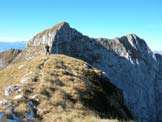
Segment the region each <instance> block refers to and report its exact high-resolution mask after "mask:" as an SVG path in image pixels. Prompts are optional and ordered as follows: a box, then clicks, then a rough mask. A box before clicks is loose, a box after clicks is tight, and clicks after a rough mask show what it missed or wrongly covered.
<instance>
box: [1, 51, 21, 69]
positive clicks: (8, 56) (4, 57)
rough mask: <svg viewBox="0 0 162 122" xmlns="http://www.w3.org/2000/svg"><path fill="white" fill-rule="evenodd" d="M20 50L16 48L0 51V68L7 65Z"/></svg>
mask: <svg viewBox="0 0 162 122" xmlns="http://www.w3.org/2000/svg"><path fill="white" fill-rule="evenodd" d="M20 52H21V50H18V49H9V50H6V51H3V52H0V69H1V68H4V67H6V66H8V65H9V64H10V63H11V62H12V61H13V60H14V58H15V57H16V56H17V55H18V54H19V53H20Z"/></svg>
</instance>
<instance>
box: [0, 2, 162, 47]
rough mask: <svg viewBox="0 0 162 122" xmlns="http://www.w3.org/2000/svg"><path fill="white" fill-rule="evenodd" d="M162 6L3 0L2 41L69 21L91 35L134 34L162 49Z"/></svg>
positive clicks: (0, 17)
mask: <svg viewBox="0 0 162 122" xmlns="http://www.w3.org/2000/svg"><path fill="white" fill-rule="evenodd" d="M161 6H162V0H1V1H0V41H21V40H23V41H24V40H29V39H30V38H31V37H32V36H34V35H35V34H36V33H38V32H40V31H42V30H44V29H46V28H49V27H52V26H53V25H55V24H57V23H59V22H61V21H67V22H68V23H69V24H70V25H71V26H72V27H73V28H76V29H77V30H79V31H80V32H82V33H83V34H85V35H89V36H91V37H105V38H115V37H120V36H122V35H127V34H129V33H135V34H137V35H138V36H139V37H141V38H143V39H145V40H146V42H147V43H148V45H149V46H150V47H151V48H152V49H153V50H162V45H161V43H160V42H162V7H161Z"/></svg>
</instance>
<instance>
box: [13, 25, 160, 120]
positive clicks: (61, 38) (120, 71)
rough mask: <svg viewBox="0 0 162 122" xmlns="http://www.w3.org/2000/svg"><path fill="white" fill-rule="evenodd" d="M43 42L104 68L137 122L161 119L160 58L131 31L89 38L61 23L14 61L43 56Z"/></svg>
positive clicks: (34, 40)
mask: <svg viewBox="0 0 162 122" xmlns="http://www.w3.org/2000/svg"><path fill="white" fill-rule="evenodd" d="M45 45H48V46H49V48H50V53H51V54H64V55H67V56H71V57H75V58H78V59H82V60H84V61H86V62H88V63H89V64H91V65H92V66H94V67H96V68H98V69H100V70H102V71H104V72H105V73H106V75H107V76H109V78H110V80H111V81H112V82H113V84H115V85H116V86H117V87H118V88H120V89H122V92H123V94H124V99H125V103H126V105H127V106H128V108H129V109H130V110H131V112H132V113H133V115H134V116H135V117H136V119H137V120H139V121H140V122H157V121H158V122H160V121H162V113H161V110H162V109H161V107H160V106H161V101H160V96H161V90H160V89H161V86H162V82H161V77H160V76H162V75H161V74H160V73H161V71H162V68H161V59H160V58H158V57H157V56H155V55H154V54H153V52H152V51H151V50H150V48H149V47H148V46H147V44H146V42H145V41H144V40H143V39H141V38H139V37H138V36H136V35H135V34H129V35H127V36H123V37H120V38H115V39H106V38H90V37H88V36H85V35H83V34H81V33H80V32H78V31H77V30H75V29H73V28H71V27H70V26H69V24H68V23H66V22H62V23H60V24H57V25H56V26H54V27H52V28H51V29H47V30H45V31H43V32H41V33H38V34H37V35H36V36H34V37H33V38H32V39H31V40H29V42H28V45H27V47H26V49H25V50H24V51H22V53H21V54H20V55H19V56H17V58H16V59H15V62H19V61H24V60H29V59H31V58H33V57H35V56H39V55H45V49H44V46H45ZM157 86H158V88H157ZM159 94H160V96H159ZM157 100H158V102H157Z"/></svg>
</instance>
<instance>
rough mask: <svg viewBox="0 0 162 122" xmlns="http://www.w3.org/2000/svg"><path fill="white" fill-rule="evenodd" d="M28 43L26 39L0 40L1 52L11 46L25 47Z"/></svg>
mask: <svg viewBox="0 0 162 122" xmlns="http://www.w3.org/2000/svg"><path fill="white" fill-rule="evenodd" d="M25 45H26V42H25V41H21V42H0V52H2V51H5V50H9V49H11V48H14V49H20V50H22V49H24V48H25Z"/></svg>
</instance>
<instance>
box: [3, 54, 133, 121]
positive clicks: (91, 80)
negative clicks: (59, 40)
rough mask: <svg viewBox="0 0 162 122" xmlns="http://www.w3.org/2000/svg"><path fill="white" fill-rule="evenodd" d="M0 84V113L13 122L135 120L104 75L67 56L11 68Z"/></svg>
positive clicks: (44, 59)
mask: <svg viewBox="0 0 162 122" xmlns="http://www.w3.org/2000/svg"><path fill="white" fill-rule="evenodd" d="M0 83H1V89H0V98H1V99H0V109H1V110H3V111H5V112H6V113H7V116H8V118H10V119H13V117H12V116H11V115H12V114H14V115H15V116H17V117H19V120H20V121H26V120H27V119H28V121H29V120H32V121H43V122H51V121H57V122H76V121H77V122H82V121H88V122H95V121H96V122H98V121H99V120H102V119H107V120H108V119H110V118H111V119H112V118H115V119H119V120H130V119H132V115H131V113H130V112H129V111H128V109H127V107H126V106H125V105H124V99H123V96H122V93H121V91H120V90H119V89H118V88H116V87H115V86H114V85H113V84H112V83H111V82H110V80H109V79H107V78H106V77H105V76H104V75H103V74H102V72H101V71H99V70H97V69H95V68H93V67H91V66H90V65H89V64H87V63H86V62H83V61H81V60H78V59H74V58H70V57H67V56H63V55H50V56H41V57H37V58H33V59H31V60H28V61H26V62H22V63H18V64H15V65H12V66H10V67H7V68H6V69H3V70H1V71H0ZM2 98H3V99H2ZM11 106H12V108H13V111H12V112H11V111H9V112H8V108H10V107H11ZM105 121H106V120H105Z"/></svg>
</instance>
